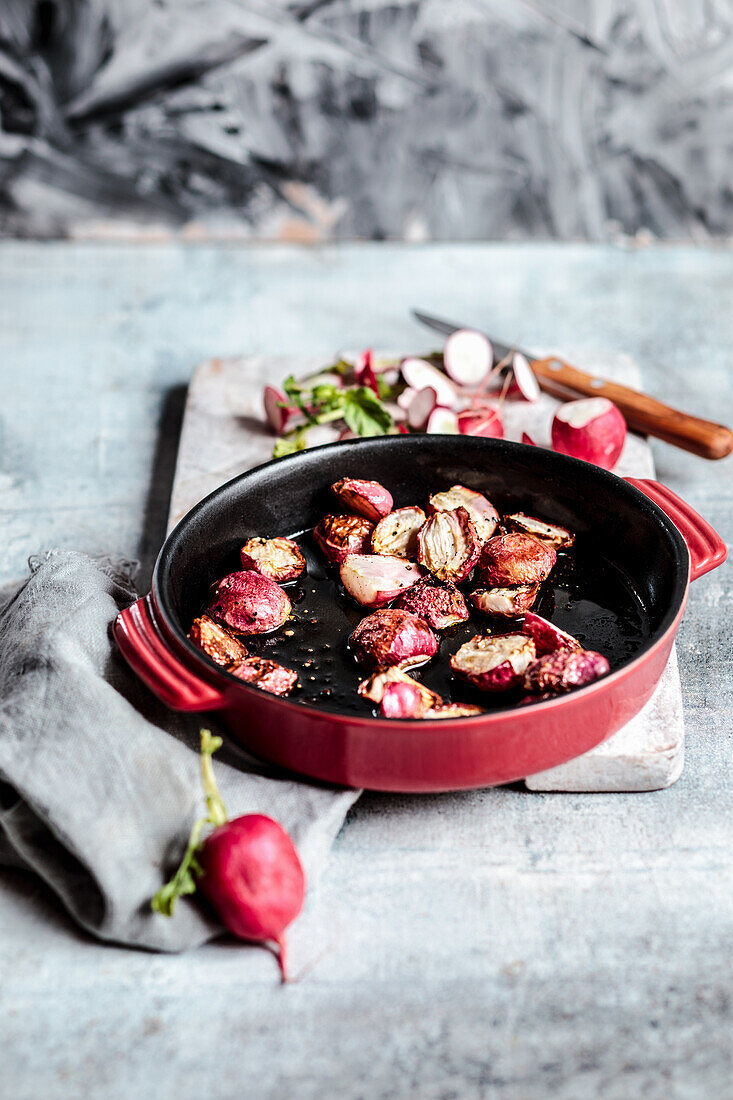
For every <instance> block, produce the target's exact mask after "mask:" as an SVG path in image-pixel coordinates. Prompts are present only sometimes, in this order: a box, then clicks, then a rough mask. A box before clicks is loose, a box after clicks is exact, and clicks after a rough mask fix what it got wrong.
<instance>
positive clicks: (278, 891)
mask: <svg viewBox="0 0 733 1100" xmlns="http://www.w3.org/2000/svg"><path fill="white" fill-rule="evenodd" d="M221 743H222V742H221V738H220V737H214V736H212V734H211V733H210V731H209V730H205V729H202V730H201V781H202V784H203V788H204V793H205V795H206V808H207V815H206V817H201V818H199V819H198V820H197V821H196V822H195V823H194V825H193V828H192V829H191V834H190V836H189V840H188V846H187V848H186V851H185V853H184V856H183V859H182V861H181V864H180V866H179V868H178V870H177V871H176V873H175V875H174V876H173V878H172V879H171V880H170V881H169V882H167V883H166V884H165V886H163V887H161V889H160V890H159V891H158V893H157V894H156V895H155V897H154V898H153V899H152V901H151V907H152V909H153V910H154V911H155V912H157V913H162V914H163V915H164V916H167V917H171V916H173V910H174V907H175V903H176V901H177V899H178V898H179V897H183V896H184V895H185V894H193V893H195V891H196V887H197V886H200V887H201V891H202V893H204V894H205V895H206V897H207V898H208V900H209V902H210V903H211V905H212V906H213V908H214V909H215V910H216V913H217V915H218V916H219V918H220V919H221V921H222V923H223V924H224V925H225V926H226V928H228V929H229V931H230V932H231V933H232V934H233V935H235V936H238V937H239V938H240V939H243V940H249V941H251V942H253V943H268V942H270V943H274V944H276V945H277V947H278V962H279V966H280V973H281V975H282V980H283V981H284V982H285V981H287V952H286V940H285V930H286V928H287V927H288V925H289V924H291V923H292V922H293V921H294V920H295V918H296V917H297V916H298V914H299V913H300V911H301V909H302V908H303V901H304V899H305V873H304V871H303V867H302V864H301V862H300V859H299V858H298V853H297V851H296V850H295V845H294V844H293V842H292V840H291V839H290V837H289V836H288V834H287V833H286V832H285V830H284V829H283V827H282V826H281V825H279V824H278V823H277V821H274V820H273V819H272V818H271V817H266V816H265V815H264V814H244V815H243V816H242V817H236V818H234V819H233V820H232V821H230V820H229V819H228V817H227V812H226V808H225V806H224V803H223V801H222V798H221V795H220V794H219V790H218V788H217V785H216V780H215V779H214V772H213V768H212V765H211V757H212V754H213V753H214V752H216V750H217V749H218V748H219V747H220V746H221ZM207 825H213V826H214V831H213V832H212V833H210V834H209V836H207V837H206V838H205V839H204V840H203V841H202V840H201V835H202V833H203V830H204V828H205V827H206V826H207Z"/></svg>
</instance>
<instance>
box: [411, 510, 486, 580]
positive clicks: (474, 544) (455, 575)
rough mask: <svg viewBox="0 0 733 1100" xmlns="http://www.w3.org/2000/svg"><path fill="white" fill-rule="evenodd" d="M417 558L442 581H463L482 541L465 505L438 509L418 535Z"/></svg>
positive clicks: (475, 560)
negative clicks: (439, 510)
mask: <svg viewBox="0 0 733 1100" xmlns="http://www.w3.org/2000/svg"><path fill="white" fill-rule="evenodd" d="M417 545H418V550H417V560H418V561H419V562H420V564H421V565H424V566H425V568H426V569H429V570H430V572H431V573H434V574H435V576H436V577H439V578H440V579H441V580H442V581H453V583H454V584H460V582H461V581H463V580H465V579H466V577H467V576H468V574H469V573H470V572H471V570H472V569H473V567H474V565H475V564H476V562H477V561H478V557H479V554H480V553H481V546H482V542H481V539H480V538H479V536H478V535H477V533H476V528H475V527H474V525H473V521H472V520H471V517H470V515H469V514H468V512H467V511H466V509H465V508H462V507H461V508H455V509H453V510H452V511H450V512H435V513H434V514H433V515H432V516H431V517H430V519H429V520H428V521H427V523H425V524H424V526H423V527H422V528H421V529H420V531H419V532H418V536H417Z"/></svg>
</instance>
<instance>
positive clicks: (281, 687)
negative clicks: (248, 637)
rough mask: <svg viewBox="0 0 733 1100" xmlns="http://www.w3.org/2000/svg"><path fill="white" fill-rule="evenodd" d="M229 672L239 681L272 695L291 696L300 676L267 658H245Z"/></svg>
mask: <svg viewBox="0 0 733 1100" xmlns="http://www.w3.org/2000/svg"><path fill="white" fill-rule="evenodd" d="M229 671H230V672H231V674H232V676H236V677H237V679H238V680H244V682H245V684H252V685H253V687H256V688H259V689H260V691H268V692H269V693H270V695H289V694H290V692H291V691H292V690H293V688H294V687H295V685H296V684H297V683H298V674H297V672H293V670H292V668H285V666H284V665H280V664H278V663H277V661H269V660H267V658H265V657H245V658H244V660H242V661H239V662H238V663H237V664H235V665H232V667H231V668H230V669H229Z"/></svg>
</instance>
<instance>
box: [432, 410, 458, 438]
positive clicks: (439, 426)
mask: <svg viewBox="0 0 733 1100" xmlns="http://www.w3.org/2000/svg"><path fill="white" fill-rule="evenodd" d="M425 431H427V432H430V434H431V435H458V434H459V432H460V428H459V426H458V417H457V416H456V414H455V413H454V412H453V410H452V409H444V408H443V407H442V405H438V406H437V408H435V409H433V411H432V412H431V414H430V416H429V417H428V423H427V426H426V428H425Z"/></svg>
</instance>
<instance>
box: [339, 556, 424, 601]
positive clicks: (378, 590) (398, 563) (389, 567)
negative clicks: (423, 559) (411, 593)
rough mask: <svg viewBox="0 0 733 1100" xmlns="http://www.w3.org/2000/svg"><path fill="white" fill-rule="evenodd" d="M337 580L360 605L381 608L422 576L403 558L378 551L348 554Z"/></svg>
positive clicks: (414, 566)
mask: <svg viewBox="0 0 733 1100" xmlns="http://www.w3.org/2000/svg"><path fill="white" fill-rule="evenodd" d="M340 575H341V583H342V584H343V586H344V588H345V589H346V591H347V592H348V593H349V595H350V596H352V597H353V598H354V599H355V600H356V602H357V603H360V604H361V605H362V606H363V607H383V606H384V604H386V603H390V602H391V601H392V600H393V599H394V598H395V596H398V595H399V594H400V592H401V591H402V590H403V589H404V588H409V587H410V585H413V584H414V583H415V581H417V580H418V579H419V578H420V576H421V575H422V574H421V572H420V569H419V567H418V566H417V565H414V564H413V563H412V562H409V561H407V560H406V559H405V558H387V557H383V556H382V555H381V554H349V556H348V557H347V558H346V559H345V561H344V562H343V564H342V565H341V569H340Z"/></svg>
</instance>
